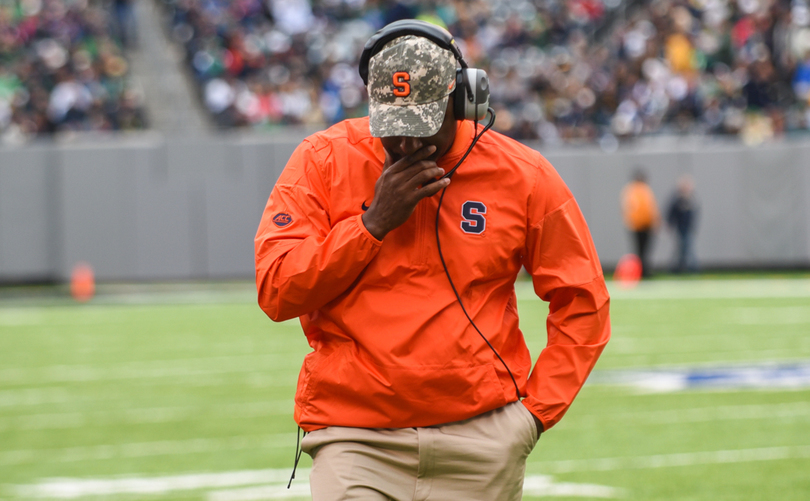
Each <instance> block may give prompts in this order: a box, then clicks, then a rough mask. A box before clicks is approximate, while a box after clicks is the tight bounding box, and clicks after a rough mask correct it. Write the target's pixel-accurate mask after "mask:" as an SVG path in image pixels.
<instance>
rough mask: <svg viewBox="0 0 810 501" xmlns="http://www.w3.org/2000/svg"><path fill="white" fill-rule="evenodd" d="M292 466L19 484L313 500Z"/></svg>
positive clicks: (540, 487) (77, 494)
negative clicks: (276, 468) (289, 482)
mask: <svg viewBox="0 0 810 501" xmlns="http://www.w3.org/2000/svg"><path fill="white" fill-rule="evenodd" d="M290 473H291V470H290V469H289V468H282V469H278V470H245V471H232V472H222V473H194V474H186V475H172V476H162V477H136V476H127V477H117V478H85V479H82V478H48V479H43V480H42V481H40V482H38V483H35V484H30V485H18V486H15V487H14V489H13V492H14V494H15V495H16V496H18V497H22V498H25V499H32V498H48V499H75V498H85V497H89V496H114V495H122V494H124V495H126V494H129V495H133V494H136V495H137V494H141V495H159V494H168V493H170V492H177V491H199V490H206V491H208V492H207V497H206V499H207V500H208V501H256V500H264V499H293V498H301V499H310V490H309V473H310V471H309V469H306V468H302V469H299V470H297V471H296V475H295V481H293V483H292V485H291V486H290V488H289V489H288V488H287V482H288V480H289V477H290ZM523 492H524V494H528V495H534V496H547V497H552V496H557V497H559V496H564V497H596V498H613V497H618V496H620V495H622V494H623V491H622V490H621V489H617V488H615V487H608V486H604V485H595V484H578V483H571V482H555V481H554V479H553V477H551V476H548V475H527V476H526V479H525V481H524V484H523Z"/></svg>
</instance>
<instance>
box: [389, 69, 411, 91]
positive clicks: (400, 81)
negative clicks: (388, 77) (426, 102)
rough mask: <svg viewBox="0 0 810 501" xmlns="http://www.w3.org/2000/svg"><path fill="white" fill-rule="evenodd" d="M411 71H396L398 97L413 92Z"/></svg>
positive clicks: (395, 84)
mask: <svg viewBox="0 0 810 501" xmlns="http://www.w3.org/2000/svg"><path fill="white" fill-rule="evenodd" d="M410 79H411V75H410V73H408V72H407V71H397V72H396V73H394V78H393V80H394V95H395V96H397V97H408V96H409V95H410V94H411V84H409V83H408V81H409V80H410Z"/></svg>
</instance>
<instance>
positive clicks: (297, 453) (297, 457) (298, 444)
mask: <svg viewBox="0 0 810 501" xmlns="http://www.w3.org/2000/svg"><path fill="white" fill-rule="evenodd" d="M306 436H307V432H304V434H303V435H301V427H300V426H299V427H298V431H296V432H295V462H294V463H293V471H292V475H290V481H289V482H287V488H288V489H289V488H290V486H291V485H292V481H293V479H294V478H295V470H296V469H297V468H298V461H300V460H301V454H303V452H304V449H303V448H300V447H301V446H302V440H303V438H304V437H306Z"/></svg>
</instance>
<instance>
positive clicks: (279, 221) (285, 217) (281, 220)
mask: <svg viewBox="0 0 810 501" xmlns="http://www.w3.org/2000/svg"><path fill="white" fill-rule="evenodd" d="M292 220H293V219H292V216H291V215H289V214H285V213H283V212H279V213H278V214H276V215H275V216H273V223H274V224H275V225H276V226H278V227H279V228H283V227H285V226H287V225H288V224H290V223H292Z"/></svg>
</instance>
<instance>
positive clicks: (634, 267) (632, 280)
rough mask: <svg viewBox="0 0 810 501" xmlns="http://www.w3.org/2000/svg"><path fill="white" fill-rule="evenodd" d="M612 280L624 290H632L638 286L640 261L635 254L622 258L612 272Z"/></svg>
mask: <svg viewBox="0 0 810 501" xmlns="http://www.w3.org/2000/svg"><path fill="white" fill-rule="evenodd" d="M613 280H615V281H616V282H618V284H619V286H620V287H623V288H625V289H632V288H633V287H635V286H636V285H638V281H639V280H641V259H639V258H638V256H636V255H635V254H625V255H624V256H622V258H621V259H619V263H618V264H617V265H616V271H614V272H613Z"/></svg>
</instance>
